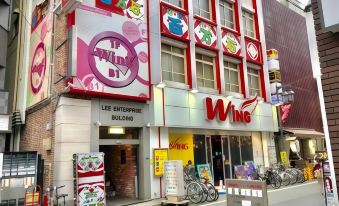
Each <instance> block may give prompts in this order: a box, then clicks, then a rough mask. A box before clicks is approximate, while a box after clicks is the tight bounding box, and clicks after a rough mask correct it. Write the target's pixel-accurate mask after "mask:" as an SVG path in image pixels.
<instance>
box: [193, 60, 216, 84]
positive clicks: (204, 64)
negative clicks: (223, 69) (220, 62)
mask: <svg viewBox="0 0 339 206" xmlns="http://www.w3.org/2000/svg"><path fill="white" fill-rule="evenodd" d="M195 58H196V68H197V71H196V72H197V83H198V87H207V88H213V89H214V88H215V86H214V85H215V77H214V59H213V58H212V57H209V56H205V55H202V54H196V56H195Z"/></svg>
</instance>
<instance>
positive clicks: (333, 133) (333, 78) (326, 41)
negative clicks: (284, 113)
mask: <svg viewBox="0 0 339 206" xmlns="http://www.w3.org/2000/svg"><path fill="white" fill-rule="evenodd" d="M311 6H312V13H313V19H314V28H315V34H316V40H317V46H318V52H319V53H318V55H319V62H320V68H321V84H320V85H321V87H322V91H321V92H322V93H323V101H324V110H325V111H326V116H327V123H328V131H327V136H328V141H327V142H326V143H327V145H328V147H329V150H328V154H329V160H330V166H331V176H332V177H331V178H332V184H333V187H334V188H333V191H334V194H335V202H336V204H338V193H337V187H338V174H337V169H338V165H337V162H338V142H337V141H338V130H337V127H338V126H337V121H338V120H337V119H338V113H337V111H338V105H337V97H338V93H337V91H338V90H337V85H338V82H339V81H338V77H337V73H338V70H339V56H338V55H339V41H338V40H339V33H338V29H339V25H338V24H339V16H338V14H337V13H336V12H335V11H334V10H332V8H336V7H337V6H338V3H337V2H335V1H333V2H332V1H331V2H326V1H316V0H312V1H311ZM319 81H320V80H319ZM332 157H333V158H332Z"/></svg>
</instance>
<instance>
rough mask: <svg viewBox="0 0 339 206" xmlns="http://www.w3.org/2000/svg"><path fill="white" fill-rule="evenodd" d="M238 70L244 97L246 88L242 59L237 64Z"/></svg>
mask: <svg viewBox="0 0 339 206" xmlns="http://www.w3.org/2000/svg"><path fill="white" fill-rule="evenodd" d="M239 71H240V85H241V93H242V94H243V95H244V98H246V88H245V76H244V64H243V63H242V61H241V62H240V64H239Z"/></svg>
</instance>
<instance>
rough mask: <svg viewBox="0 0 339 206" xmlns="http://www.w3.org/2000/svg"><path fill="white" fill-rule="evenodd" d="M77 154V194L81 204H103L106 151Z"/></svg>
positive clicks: (104, 200)
mask: <svg viewBox="0 0 339 206" xmlns="http://www.w3.org/2000/svg"><path fill="white" fill-rule="evenodd" d="M74 156H75V159H76V160H75V165H74V166H75V168H74V169H75V174H76V187H75V189H76V194H77V198H76V199H77V202H76V204H77V205H79V206H82V205H91V206H103V205H106V199H105V170H104V153H99V152H98V153H82V154H76V155H74Z"/></svg>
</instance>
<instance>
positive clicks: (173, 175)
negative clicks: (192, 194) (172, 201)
mask: <svg viewBox="0 0 339 206" xmlns="http://www.w3.org/2000/svg"><path fill="white" fill-rule="evenodd" d="M183 171H184V167H183V165H182V161H181V160H171V161H165V162H164V183H165V195H166V197H167V198H168V197H169V196H176V197H182V196H185V187H184V172H183Z"/></svg>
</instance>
